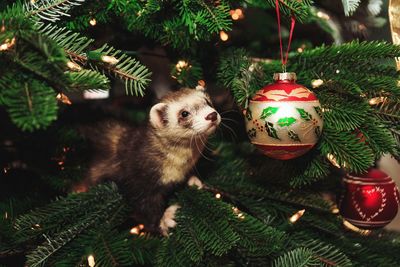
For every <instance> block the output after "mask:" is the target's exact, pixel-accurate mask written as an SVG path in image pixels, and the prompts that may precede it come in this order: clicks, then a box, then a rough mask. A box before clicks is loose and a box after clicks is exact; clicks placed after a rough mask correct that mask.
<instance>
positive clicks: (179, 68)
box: [175, 60, 190, 72]
mask: <svg viewBox="0 0 400 267" xmlns="http://www.w3.org/2000/svg"><path fill="white" fill-rule="evenodd" d="M175 67H176V70H177V71H178V72H181V71H182V70H183V69H186V68H189V67H190V65H189V63H188V62H187V61H185V60H179V61H178V63H176V65H175Z"/></svg>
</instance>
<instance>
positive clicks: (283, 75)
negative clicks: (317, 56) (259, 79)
mask: <svg viewBox="0 0 400 267" xmlns="http://www.w3.org/2000/svg"><path fill="white" fill-rule="evenodd" d="M284 80H286V81H296V80H297V76H296V73H294V72H280V73H274V81H284Z"/></svg>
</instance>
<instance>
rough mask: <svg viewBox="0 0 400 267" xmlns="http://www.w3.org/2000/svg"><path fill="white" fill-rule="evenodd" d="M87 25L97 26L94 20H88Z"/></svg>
mask: <svg viewBox="0 0 400 267" xmlns="http://www.w3.org/2000/svg"><path fill="white" fill-rule="evenodd" d="M89 24H90V25H92V26H96V24H97V21H96V19H95V18H92V19H91V20H89Z"/></svg>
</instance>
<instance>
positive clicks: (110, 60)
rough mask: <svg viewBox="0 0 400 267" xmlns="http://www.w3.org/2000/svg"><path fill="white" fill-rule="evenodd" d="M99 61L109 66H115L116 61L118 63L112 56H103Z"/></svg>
mask: <svg viewBox="0 0 400 267" xmlns="http://www.w3.org/2000/svg"><path fill="white" fill-rule="evenodd" d="M101 60H102V61H103V62H105V63H108V64H111V65H115V64H117V63H118V61H119V60H118V59H116V58H115V57H113V56H105V55H103V56H101Z"/></svg>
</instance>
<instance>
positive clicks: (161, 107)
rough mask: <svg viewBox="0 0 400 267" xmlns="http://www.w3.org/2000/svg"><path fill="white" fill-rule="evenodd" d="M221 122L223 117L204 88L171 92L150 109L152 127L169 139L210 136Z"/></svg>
mask: <svg viewBox="0 0 400 267" xmlns="http://www.w3.org/2000/svg"><path fill="white" fill-rule="evenodd" d="M220 122H221V116H220V115H219V114H218V112H217V111H216V110H215V109H214V107H213V105H212V103H211V99H210V96H209V95H208V94H207V93H206V92H205V90H204V88H202V87H197V88H196V89H186V88H185V89H181V90H179V91H177V92H174V93H170V94H168V95H166V96H165V97H163V98H162V99H161V102H160V103H158V104H156V105H154V106H153V107H152V108H151V110H150V123H151V125H152V126H153V127H154V128H155V129H157V130H159V131H160V132H161V133H164V134H165V135H166V136H171V137H176V138H192V137H193V136H208V135H210V134H212V133H214V132H215V130H216V129H217V127H218V125H219V123H220Z"/></svg>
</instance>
